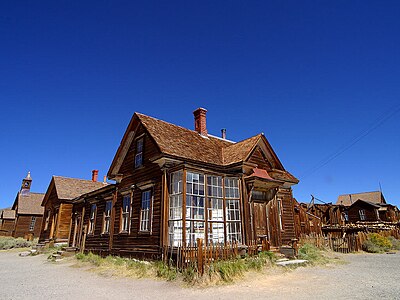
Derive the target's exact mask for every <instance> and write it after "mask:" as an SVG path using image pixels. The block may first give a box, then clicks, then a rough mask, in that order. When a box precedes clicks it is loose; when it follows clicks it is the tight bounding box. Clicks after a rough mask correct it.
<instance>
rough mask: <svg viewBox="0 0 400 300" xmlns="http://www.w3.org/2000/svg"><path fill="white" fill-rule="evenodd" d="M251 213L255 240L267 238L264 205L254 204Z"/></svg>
mask: <svg viewBox="0 0 400 300" xmlns="http://www.w3.org/2000/svg"><path fill="white" fill-rule="evenodd" d="M253 212H254V213H253V219H254V227H255V228H254V229H255V233H256V238H257V240H259V239H262V238H266V237H268V226H267V210H266V203H265V202H254V203H253Z"/></svg>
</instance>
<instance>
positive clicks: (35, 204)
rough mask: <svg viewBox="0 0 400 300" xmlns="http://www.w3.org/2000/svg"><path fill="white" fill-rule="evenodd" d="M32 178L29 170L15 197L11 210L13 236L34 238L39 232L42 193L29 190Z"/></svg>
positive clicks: (41, 214) (41, 216) (41, 217)
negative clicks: (13, 216) (13, 215)
mask: <svg viewBox="0 0 400 300" xmlns="http://www.w3.org/2000/svg"><path fill="white" fill-rule="evenodd" d="M31 184H32V178H31V174H30V172H28V175H27V176H26V177H25V178H24V179H23V180H22V185H21V189H20V191H19V192H18V193H17V196H16V197H15V201H14V204H13V206H12V210H14V211H15V226H14V230H13V236H14V237H23V238H35V237H38V236H39V234H40V226H41V224H42V219H43V207H42V206H41V203H42V200H43V197H44V194H43V193H33V192H31V191H30V189H31Z"/></svg>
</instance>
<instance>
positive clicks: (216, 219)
mask: <svg viewBox="0 0 400 300" xmlns="http://www.w3.org/2000/svg"><path fill="white" fill-rule="evenodd" d="M207 220H208V242H209V244H220V243H224V241H225V238H224V237H225V230H224V195H223V188H222V177H221V176H207Z"/></svg>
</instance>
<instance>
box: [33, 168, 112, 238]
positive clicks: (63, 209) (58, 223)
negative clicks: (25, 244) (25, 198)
mask: <svg viewBox="0 0 400 300" xmlns="http://www.w3.org/2000/svg"><path fill="white" fill-rule="evenodd" d="M97 175H98V171H97V170H93V172H92V180H85V179H78V178H68V177H63V176H53V177H52V179H51V181H50V184H49V187H48V188H47V191H46V194H45V196H44V198H43V201H42V203H41V205H42V206H43V208H44V219H43V222H42V224H41V230H40V239H39V242H40V243H48V242H50V241H53V242H55V243H66V242H68V239H69V236H70V231H71V222H72V221H71V219H72V206H73V205H72V199H74V198H76V197H78V196H80V195H82V194H84V193H87V192H91V191H93V190H96V189H99V188H101V187H103V186H105V185H107V183H103V182H98V181H97Z"/></svg>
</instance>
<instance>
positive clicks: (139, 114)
mask: <svg viewBox="0 0 400 300" xmlns="http://www.w3.org/2000/svg"><path fill="white" fill-rule="evenodd" d="M135 114H136V115H138V116H139V118H140V116H144V117H147V118H151V119H154V120H156V121H159V122H164V123H166V124H168V125H172V126H175V127H178V128H181V129H184V130H187V131H190V132H192V133H197V134H199V133H198V132H197V131H195V130H192V129H189V128H186V127H183V126H181V125H176V124H173V123H170V122H168V121H164V120H161V119H158V118H155V117H152V116H149V115H145V114H142V113H139V112H135Z"/></svg>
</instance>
